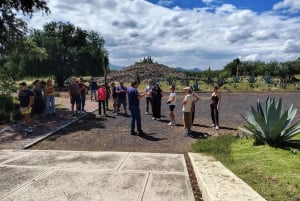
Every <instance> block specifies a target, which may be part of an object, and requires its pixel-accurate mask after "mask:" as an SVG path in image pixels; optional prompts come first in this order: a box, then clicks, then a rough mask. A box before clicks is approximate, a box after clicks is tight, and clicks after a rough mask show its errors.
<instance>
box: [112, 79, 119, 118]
mask: <svg viewBox="0 0 300 201" xmlns="http://www.w3.org/2000/svg"><path fill="white" fill-rule="evenodd" d="M110 85H111V96H112V99H113V108H114V109H113V111H112V112H113V113H117V97H118V95H117V92H116V90H117V87H116V84H115V83H114V82H112V83H111V84H110Z"/></svg>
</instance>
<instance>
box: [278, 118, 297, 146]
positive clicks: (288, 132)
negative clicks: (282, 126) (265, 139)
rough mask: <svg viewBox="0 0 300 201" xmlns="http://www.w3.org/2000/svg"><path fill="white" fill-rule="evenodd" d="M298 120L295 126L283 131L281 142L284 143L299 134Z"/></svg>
mask: <svg viewBox="0 0 300 201" xmlns="http://www.w3.org/2000/svg"><path fill="white" fill-rule="evenodd" d="M299 122H300V120H299V121H297V122H296V123H295V124H293V125H292V126H291V127H289V129H287V130H285V131H283V132H284V133H283V134H282V140H284V141H286V140H288V139H290V138H292V137H294V136H296V135H298V134H300V124H299Z"/></svg>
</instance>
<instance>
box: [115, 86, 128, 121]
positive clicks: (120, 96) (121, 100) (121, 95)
mask: <svg viewBox="0 0 300 201" xmlns="http://www.w3.org/2000/svg"><path fill="white" fill-rule="evenodd" d="M116 93H117V112H118V113H119V112H120V107H121V105H123V108H124V113H125V115H128V114H127V108H126V107H127V101H126V93H127V87H125V86H124V82H123V81H120V86H118V87H117V89H116Z"/></svg>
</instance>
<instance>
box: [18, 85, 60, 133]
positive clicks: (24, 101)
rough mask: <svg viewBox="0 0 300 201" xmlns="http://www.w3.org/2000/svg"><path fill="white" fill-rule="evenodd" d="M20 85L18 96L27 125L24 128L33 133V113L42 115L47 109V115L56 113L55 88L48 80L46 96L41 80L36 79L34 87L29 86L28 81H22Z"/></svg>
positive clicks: (45, 89)
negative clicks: (29, 87)
mask: <svg viewBox="0 0 300 201" xmlns="http://www.w3.org/2000/svg"><path fill="white" fill-rule="evenodd" d="M19 86H20V88H19V94H18V98H19V101H20V111H21V114H22V115H23V116H24V120H25V125H26V128H25V129H24V130H25V131H26V132H28V133H31V132H32V131H33V129H32V121H31V117H30V115H31V114H36V115H41V114H42V112H43V111H44V110H45V114H46V115H55V96H54V92H55V89H54V87H53V85H52V81H51V80H48V81H47V82H46V85H45V87H44V96H43V90H42V88H41V82H40V80H35V81H34V82H33V88H32V89H28V88H27V85H26V82H21V83H20V84H19ZM44 98H45V101H44ZM44 103H45V104H44Z"/></svg>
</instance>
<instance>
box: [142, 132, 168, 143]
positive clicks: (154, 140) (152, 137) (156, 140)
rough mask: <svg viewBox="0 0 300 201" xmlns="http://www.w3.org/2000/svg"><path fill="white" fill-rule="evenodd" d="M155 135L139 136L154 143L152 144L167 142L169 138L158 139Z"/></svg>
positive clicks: (144, 134)
mask: <svg viewBox="0 0 300 201" xmlns="http://www.w3.org/2000/svg"><path fill="white" fill-rule="evenodd" d="M154 134H155V133H149V134H147V133H142V134H139V135H138V136H139V137H141V138H143V139H145V140H148V141H152V142H158V141H162V140H167V139H168V138H157V137H154V136H152V135H154Z"/></svg>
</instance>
